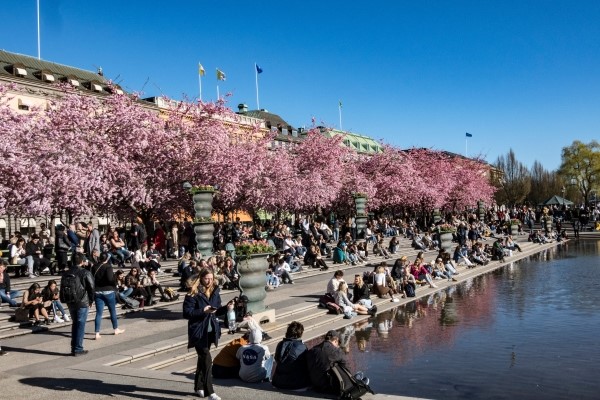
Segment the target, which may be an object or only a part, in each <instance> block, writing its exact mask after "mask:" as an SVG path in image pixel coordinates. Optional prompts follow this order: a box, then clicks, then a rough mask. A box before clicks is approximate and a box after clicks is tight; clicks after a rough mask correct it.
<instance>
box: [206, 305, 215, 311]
mask: <svg viewBox="0 0 600 400" xmlns="http://www.w3.org/2000/svg"><path fill="white" fill-rule="evenodd" d="M208 311H217V307H212V306H211V307H210V308H209V309H208Z"/></svg>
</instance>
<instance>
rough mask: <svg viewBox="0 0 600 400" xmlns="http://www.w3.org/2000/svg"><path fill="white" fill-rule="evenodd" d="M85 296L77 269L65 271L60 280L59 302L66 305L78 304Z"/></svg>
mask: <svg viewBox="0 0 600 400" xmlns="http://www.w3.org/2000/svg"><path fill="white" fill-rule="evenodd" d="M83 296H85V287H83V284H82V283H81V274H80V273H79V271H78V270H77V269H75V270H73V269H70V270H68V271H66V272H65V273H64V274H63V276H62V279H61V280H60V301H61V302H63V303H66V304H73V303H79V302H80V301H81V300H82V299H83Z"/></svg>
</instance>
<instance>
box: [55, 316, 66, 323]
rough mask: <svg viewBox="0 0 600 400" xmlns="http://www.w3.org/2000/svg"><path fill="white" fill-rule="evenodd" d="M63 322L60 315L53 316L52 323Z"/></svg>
mask: <svg viewBox="0 0 600 400" xmlns="http://www.w3.org/2000/svg"><path fill="white" fill-rule="evenodd" d="M63 322H65V320H64V319H62V318H61V317H54V323H58V324H62V323H63Z"/></svg>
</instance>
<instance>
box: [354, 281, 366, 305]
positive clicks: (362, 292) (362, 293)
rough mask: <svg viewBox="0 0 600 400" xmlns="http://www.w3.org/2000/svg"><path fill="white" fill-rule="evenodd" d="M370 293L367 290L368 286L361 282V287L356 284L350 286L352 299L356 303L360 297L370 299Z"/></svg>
mask: <svg viewBox="0 0 600 400" xmlns="http://www.w3.org/2000/svg"><path fill="white" fill-rule="evenodd" d="M370 298H371V293H370V291H369V286H368V285H367V284H366V283H364V282H363V285H362V287H358V285H354V287H353V288H352V301H354V302H355V303H358V301H359V300H361V299H370Z"/></svg>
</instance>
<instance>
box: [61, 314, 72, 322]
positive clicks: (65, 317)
mask: <svg viewBox="0 0 600 400" xmlns="http://www.w3.org/2000/svg"><path fill="white" fill-rule="evenodd" d="M63 318H64V320H65V322H69V321H71V317H69V315H68V314H65V315H63Z"/></svg>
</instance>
